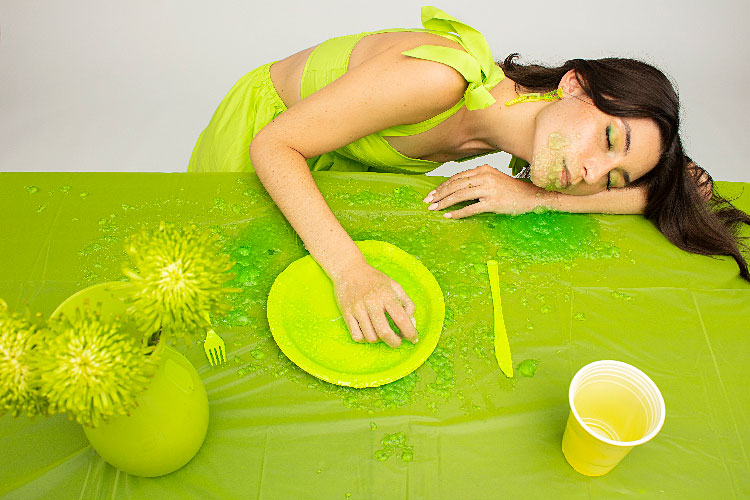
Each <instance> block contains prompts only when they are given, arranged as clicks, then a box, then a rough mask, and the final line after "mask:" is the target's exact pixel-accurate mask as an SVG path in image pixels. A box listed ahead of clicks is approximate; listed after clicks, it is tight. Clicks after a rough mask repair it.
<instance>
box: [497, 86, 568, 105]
mask: <svg viewBox="0 0 750 500" xmlns="http://www.w3.org/2000/svg"><path fill="white" fill-rule="evenodd" d="M562 97H563V89H562V87H560V88H558V89H556V90H551V91H549V92H547V93H545V94H542V93H540V92H532V93H531V94H520V95H519V96H518V97H516V98H515V99H512V100H510V101H507V102H506V103H505V105H506V106H513V105H514V104H518V103H519V102H533V101H554V100H556V99H562Z"/></svg>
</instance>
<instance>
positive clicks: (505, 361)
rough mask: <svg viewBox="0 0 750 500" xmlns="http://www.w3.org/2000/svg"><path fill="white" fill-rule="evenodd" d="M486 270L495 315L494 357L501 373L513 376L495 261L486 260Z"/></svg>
mask: <svg viewBox="0 0 750 500" xmlns="http://www.w3.org/2000/svg"><path fill="white" fill-rule="evenodd" d="M487 272H488V273H489V275H490V291H491V292H492V309H493V311H494V316H495V357H496V358H497V364H498V365H500V369H501V370H502V371H503V373H504V374H505V375H506V376H508V377H510V378H513V360H512V359H511V357H510V343H509V342H508V333H507V332H506V331H505V320H504V319H503V304H502V302H501V300H500V278H499V276H498V268H497V261H494V260H488V261H487Z"/></svg>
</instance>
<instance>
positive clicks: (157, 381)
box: [52, 283, 208, 477]
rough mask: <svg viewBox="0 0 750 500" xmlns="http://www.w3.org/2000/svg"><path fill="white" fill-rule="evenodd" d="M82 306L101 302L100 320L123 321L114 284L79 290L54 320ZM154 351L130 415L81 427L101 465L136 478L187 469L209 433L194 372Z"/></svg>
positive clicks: (165, 351) (177, 357)
mask: <svg viewBox="0 0 750 500" xmlns="http://www.w3.org/2000/svg"><path fill="white" fill-rule="evenodd" d="M113 285H115V286H114V287H113ZM86 301H88V302H89V303H90V304H91V305H92V306H93V305H96V304H98V303H100V304H101V314H102V317H103V318H106V317H107V316H108V315H112V314H119V315H122V316H123V317H124V316H125V308H126V305H125V303H124V302H123V301H122V300H121V297H120V296H119V293H118V292H117V289H116V284H114V283H102V284H99V285H94V286H92V287H89V288H86V289H84V290H81V291H80V292H78V293H76V294H74V295H72V296H71V297H69V298H68V299H67V300H66V301H65V302H63V303H62V304H61V305H60V306H59V307H58V308H57V309H56V310H55V312H54V313H52V316H53V317H54V316H55V315H57V314H60V313H62V312H66V313H72V312H73V311H74V310H75V308H76V307H79V306H80V305H82V304H83V303H85V302H86ZM134 334H135V335H140V334H138V333H137V332H136V333H134ZM158 349H159V351H161V359H160V363H159V368H158V370H157V372H156V375H155V376H154V378H153V379H152V381H151V384H150V386H149V388H148V389H146V391H144V392H143V393H141V394H140V395H139V396H138V397H137V403H138V406H137V407H136V408H135V409H134V410H132V411H131V412H130V415H127V416H119V417H115V418H112V419H110V420H109V421H108V422H107V423H106V424H101V425H99V426H97V427H96V428H91V427H86V426H84V427H83V430H84V432H85V433H86V436H87V437H88V439H89V442H90V443H91V446H92V447H93V448H94V449H95V450H96V451H97V453H99V455H100V456H101V457H102V458H103V459H104V460H105V461H107V462H108V463H109V464H111V465H113V466H114V467H116V468H118V469H120V470H121V471H124V472H127V473H129V474H133V475H136V476H144V477H154V476H162V475H164V474H169V473H170V472H174V471H176V470H177V469H179V468H180V467H182V466H183V465H185V464H187V463H188V462H189V461H190V460H191V459H192V458H193V457H194V456H195V454H196V453H198V450H199V449H200V447H201V445H202V444H203V439H204V438H205V437H206V430H207V429H208V398H207V396H206V389H205V387H204V386H203V381H202V380H201V378H200V376H199V375H198V372H197V371H196V370H195V368H194V367H193V365H192V364H191V363H190V361H188V360H187V358H185V357H184V356H183V355H182V354H180V353H179V352H177V351H176V350H174V349H172V348H171V347H169V346H166V345H160V346H159V347H158Z"/></svg>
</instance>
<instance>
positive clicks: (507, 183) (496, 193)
mask: <svg viewBox="0 0 750 500" xmlns="http://www.w3.org/2000/svg"><path fill="white" fill-rule="evenodd" d="M470 200H479V201H477V202H476V203H473V204H471V205H468V206H466V207H464V208H461V209H458V210H454V211H452V212H448V213H446V214H445V217H449V218H451V219H460V218H463V217H468V216H470V215H474V214H478V213H483V212H495V213H501V214H511V215H517V214H522V213H526V212H530V211H532V210H534V209H537V208H540V207H543V208H549V209H551V210H559V211H562V212H574V213H607V214H641V213H643V210H644V208H645V207H646V193H645V190H644V189H643V188H641V187H630V188H617V189H610V190H608V191H602V192H600V193H596V194H592V195H587V196H573V195H568V194H563V193H559V192H556V191H546V190H544V189H542V188H540V187H537V186H535V185H534V184H531V183H529V182H525V181H523V180H521V179H514V178H513V177H510V176H509V175H506V174H504V173H502V172H500V171H499V170H497V169H495V168H492V167H490V166H489V165H482V166H480V167H477V168H474V169H471V170H467V171H465V172H459V173H458V174H456V175H454V176H453V177H451V178H450V179H448V180H447V181H445V182H444V183H442V184H441V185H439V186H438V187H437V188H436V189H435V191H433V192H432V193H430V195H428V197H427V198H425V202H427V203H432V204H431V205H430V206H429V209H430V210H443V209H445V208H448V207H450V206H453V205H455V204H456V203H459V202H462V201H470Z"/></svg>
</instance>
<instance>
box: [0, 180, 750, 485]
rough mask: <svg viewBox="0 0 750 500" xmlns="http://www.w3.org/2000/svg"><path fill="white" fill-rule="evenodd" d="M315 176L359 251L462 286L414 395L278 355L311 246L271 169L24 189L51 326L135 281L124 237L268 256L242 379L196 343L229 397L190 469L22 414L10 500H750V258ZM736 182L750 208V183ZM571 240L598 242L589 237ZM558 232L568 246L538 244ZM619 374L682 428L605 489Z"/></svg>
mask: <svg viewBox="0 0 750 500" xmlns="http://www.w3.org/2000/svg"><path fill="white" fill-rule="evenodd" d="M315 175H316V181H317V182H318V184H319V186H320V187H321V190H322V191H323V193H324V195H325V196H326V198H327V199H328V201H329V203H330V205H331V207H332V208H333V209H334V211H335V213H336V214H337V216H338V217H339V219H340V220H341V221H342V223H343V225H344V227H345V228H346V229H347V230H348V231H349V232H350V233H351V234H353V235H354V236H355V238H357V239H382V240H385V241H390V242H392V243H394V244H396V245H398V246H400V247H401V248H403V249H404V250H406V251H408V252H410V253H412V254H413V255H415V256H417V257H418V258H420V260H422V262H423V263H425V265H426V266H427V267H428V268H430V269H431V271H432V272H433V273H434V274H435V276H436V277H437V278H438V281H439V282H440V285H441V287H442V288H443V293H444V295H445V298H446V307H447V314H446V321H445V328H444V331H443V336H442V338H441V341H440V345H439V347H438V350H436V353H435V354H434V355H433V357H431V358H430V360H428V362H427V363H426V364H425V365H423V366H422V367H420V368H419V369H418V370H417V371H416V372H415V373H414V375H413V376H411V377H410V378H408V380H405V381H402V382H401V384H400V385H398V386H394V387H393V388H392V390H390V389H388V388H387V387H388V386H386V389H382V390H380V392H376V391H370V392H355V391H356V390H353V389H350V390H344V389H339V388H337V387H335V386H328V385H327V384H325V383H323V382H319V381H317V380H316V379H314V378H312V377H311V376H309V375H307V374H305V373H304V372H302V371H301V370H299V369H298V368H296V367H295V366H293V365H291V364H290V363H288V361H287V360H285V359H284V358H283V355H280V353H279V352H278V349H275V345H274V344H273V342H272V340H270V333H269V332H268V326H267V323H265V320H264V297H265V295H264V294H265V293H267V288H268V287H269V286H270V283H271V282H272V281H273V278H274V277H275V275H276V274H278V273H279V272H280V271H281V270H283V268H284V267H285V266H286V265H288V264H289V263H290V262H291V261H293V260H294V259H295V258H298V257H299V256H301V255H304V248H303V247H302V246H301V243H300V242H299V241H298V240H297V239H296V236H295V235H294V233H293V232H292V231H291V229H290V228H289V227H288V226H287V225H286V223H285V222H284V221H283V219H282V218H281V216H280V215H279V213H278V210H277V209H276V208H275V207H274V206H273V204H272V203H271V202H270V199H269V198H268V197H267V195H266V194H265V193H264V192H263V190H262V188H261V187H260V185H259V183H258V181H257V178H255V177H254V176H252V175H243V174H197V175H190V174H109V173H107V174H105V173H102V174H97V173H82V174H63V173H59V174H58V173H55V174H49V173H47V174H45V173H38V174H32V173H28V174H13V173H5V174H0V297H3V298H4V299H5V300H6V301H7V302H8V304H9V305H10V307H11V308H14V309H16V310H22V309H24V308H25V307H28V308H29V309H30V310H32V311H34V312H37V311H38V312H41V313H43V314H49V313H50V312H51V311H52V310H54V308H55V307H56V306H57V305H58V304H59V303H60V302H62V301H63V300H64V299H65V298H66V297H68V296H69V295H71V294H72V293H74V292H75V291H77V290H79V289H81V288H84V287H86V286H88V285H90V284H93V283H96V282H99V281H108V280H111V279H117V278H118V277H119V276H120V274H119V270H120V264H121V262H122V259H124V253H123V251H122V240H123V238H124V237H125V236H127V235H128V234H130V232H132V231H134V230H137V229H139V228H140V227H142V226H146V227H149V226H152V225H154V224H158V222H159V221H161V220H165V221H171V222H177V223H183V222H187V221H192V222H194V223H196V224H197V225H199V226H202V227H206V228H210V229H212V230H214V231H216V232H217V233H219V234H221V237H222V238H223V241H224V242H225V243H226V245H227V248H228V249H230V250H231V251H232V252H233V257H235V258H237V257H240V260H241V259H242V256H243V255H244V256H247V258H248V259H250V261H248V262H245V263H244V264H243V265H247V267H246V268H238V271H241V273H240V274H241V279H240V278H238V279H240V281H241V283H240V286H244V287H246V288H247V293H246V294H244V295H242V296H241V297H240V299H238V302H237V303H236V304H235V306H236V309H235V312H234V313H233V314H234V315H233V316H231V315H230V316H229V317H228V318H226V319H225V320H224V323H223V324H222V325H220V328H218V329H217V331H219V332H220V333H221V335H222V336H223V337H224V339H225V340H226V343H227V347H228V356H227V357H228V360H229V362H228V363H227V364H225V365H223V366H221V367H214V368H212V367H210V366H209V365H208V363H207V362H206V360H205V358H204V356H203V353H202V349H201V348H200V346H197V347H193V348H192V349H189V348H186V347H185V348H181V351H182V352H183V353H184V354H185V355H186V356H187V357H188V359H190V360H191V361H192V363H193V364H194V365H195V366H196V368H197V369H198V371H199V373H200V374H201V376H202V378H203V380H204V383H205V385H206V388H207V391H208V397H209V403H210V423H209V429H208V434H207V436H206V440H205V443H204V445H203V447H202V448H201V450H200V451H199V452H198V454H197V455H196V457H195V458H194V459H193V460H192V461H191V462H190V463H188V465H186V466H185V467H183V468H182V469H180V470H178V471H176V472H174V473H172V474H170V475H168V476H164V477H160V478H152V479H146V478H139V477H133V476H129V475H127V474H125V473H121V472H118V471H117V470H115V469H114V468H112V467H111V466H109V465H108V464H106V463H105V462H103V461H102V460H101V458H99V457H98V455H97V454H96V453H95V452H94V451H93V450H92V449H91V447H90V446H89V445H88V443H87V441H86V438H85V436H84V434H83V432H82V430H81V427H80V426H79V425H77V424H75V423H73V422H70V421H69V420H67V419H66V417H65V416H62V415H56V416H52V417H49V418H36V419H28V418H18V419H14V418H11V417H10V416H9V415H5V416H4V417H2V418H0V450H2V453H0V497H2V498H4V499H5V498H7V499H21V498H24V499H26V498H28V499H31V498H34V499H36V498H40V499H74V498H75V499H77V498H82V499H89V498H92V499H93V498H102V499H103V498H117V499H125V498H129V499H160V498H165V499H166V498H168V499H175V498H180V499H183V498H201V499H213V498H216V499H224V500H227V499H246V498H258V499H296V498H300V499H303V498H304V499H341V500H345V499H348V498H351V499H352V500H357V499H378V500H380V499H412V500H413V499H422V498H423V499H497V498H513V499H518V498H558V499H568V498H571V499H572V498H587V499H588V498H602V499H612V498H626V497H627V498H679V499H688V498H722V499H724V498H750V395H749V393H748V390H747V380H748V377H749V376H750V364H748V362H747V358H748V351H749V350H750V337H749V336H748V328H749V326H748V325H749V323H750V321H749V320H750V285H748V284H747V283H746V282H743V281H742V280H741V279H740V278H739V277H738V276H737V267H736V265H735V264H734V261H731V260H729V259H727V258H710V257H702V256H696V255H691V254H687V253H685V252H682V251H680V250H679V249H677V248H675V247H674V246H672V245H671V244H669V243H668V242H667V241H666V240H665V239H664V238H663V237H662V236H661V235H660V234H659V233H658V231H656V229H655V228H654V227H653V226H652V225H651V224H650V223H648V222H647V221H645V220H644V219H643V218H641V217H638V216H605V215H597V216H589V215H567V214H566V215H565V218H560V217H558V218H557V219H555V214H533V215H532V217H531V218H529V219H519V218H508V217H504V216H496V215H483V216H478V217H472V218H470V219H466V220H463V221H450V220H446V219H444V218H442V217H440V214H434V213H431V212H428V211H427V210H426V209H425V207H424V205H423V204H421V201H420V200H421V197H424V195H426V193H427V192H429V191H430V190H431V189H432V188H433V187H434V186H435V185H436V184H437V183H438V182H440V180H441V179H439V178H429V177H407V176H399V175H386V174H338V173H320V174H315ZM718 186H719V189H720V190H721V191H722V192H723V193H725V194H728V195H731V196H737V197H739V198H737V200H736V204H737V205H738V206H740V207H742V208H744V209H745V210H748V209H750V189H749V188H750V184H742V183H718ZM383 200H386V201H387V203H384V202H383ZM525 220H528V221H529V224H530V225H533V227H534V228H535V229H534V231H535V232H534V233H533V234H530V235H529V236H528V238H526V240H523V241H522V240H521V239H518V238H519V237H518V231H517V230H516V229H514V228H517V227H519V226H517V224H523V223H524V221H525ZM514 224H516V225H515V226H514ZM545 228H547V229H545ZM556 231H557V232H556ZM571 231H573V233H575V231H579V232H580V234H579V233H575V234H574V236H573V237H572V239H570V240H569V241H568V242H567V243H566V240H565V238H570V234H573V233H571ZM504 232H505V233H504ZM511 232H513V234H510V233H511ZM745 234H747V231H745ZM566 235H567V236H566ZM576 235H577V236H576ZM582 235H583V236H582ZM545 237H546V238H552V239H553V240H554V241H551V242H548V243H549V244H545V245H546V246H545V245H542V246H535V245H534V241H535V239H539V238H545ZM514 238H515V239H514ZM580 238H583V239H584V240H586V241H585V242H583V243H581V244H580V245H579V244H578V243H576V242H577V241H578V239H580ZM504 241H505V242H510V244H504V243H503V242H504ZM524 241H525V243H524ZM266 244H267V246H268V248H266V247H263V248H260V247H262V246H263V245H266ZM561 244H562V245H567V246H565V248H567V250H566V251H568V254H566V255H565V256H563V257H564V258H561V259H556V258H555V256H554V255H551V254H550V249H552V250H553V251H554V252H556V253H559V252H558V250H559V249H560V248H563V247H562V246H560V245H561ZM524 245H526V246H525V247H524ZM556 245H557V246H556ZM521 247H523V248H521ZM583 247H586V248H583ZM259 248H260V250H262V252H260V250H258V249H259ZM515 248H518V249H519V250H518V251H517V252H516V251H514V249H515ZM555 249H557V250H555ZM587 249H588V250H587ZM592 249H593V250H592ZM535 252H539V254H538V255H536V254H535ZM554 252H553V253H554ZM261 254H262V255H263V256H264V257H263V258H266V257H265V256H269V257H268V258H267V259H266V260H262V259H261V260H259V259H260V256H261ZM490 258H496V259H499V260H500V263H501V266H504V267H503V271H502V272H501V281H502V284H503V288H502V290H503V297H502V299H503V307H504V312H505V321H506V324H507V330H508V337H509V341H510V346H511V351H512V354H513V360H514V363H515V365H516V367H518V366H519V364H520V363H522V362H524V361H527V365H526V366H527V367H528V366H534V367H536V372H535V373H533V370H531V372H529V371H528V370H526V375H532V374H533V376H524V374H522V373H517V374H516V377H515V378H514V379H512V380H511V379H507V378H506V377H505V376H504V375H503V374H502V373H501V372H500V370H499V368H498V366H497V363H496V362H495V361H494V355H493V352H492V350H491V346H492V304H491V300H490V299H489V283H488V281H487V277H486V268H482V266H481V265H480V264H481V263H482V262H484V261H486V260H488V259H490ZM252 259H255V260H252ZM268 259H271V260H268ZM245 269H246V270H245ZM253 273H255V274H253ZM598 359H617V360H621V361H625V362H627V363H631V364H633V365H635V366H637V367H638V368H640V369H641V370H643V371H644V372H646V373H647V374H648V375H649V376H650V377H651V378H652V379H653V380H654V381H655V382H656V384H657V385H658V386H659V388H660V389H661V391H662V394H663V395H664V399H665V402H666V407H667V417H666V422H665V424H664V427H663V429H662V431H661V433H660V434H659V435H658V436H657V437H656V438H655V439H654V440H653V441H651V442H649V443H647V444H645V445H643V446H641V447H639V448H636V449H635V450H633V451H632V452H631V453H630V454H629V455H628V456H627V457H626V458H625V459H624V461H623V462H622V463H621V464H620V465H619V466H617V467H616V468H615V469H614V470H613V471H612V472H611V473H609V474H608V475H606V476H603V477H600V478H588V477H585V476H582V475H579V474H578V473H576V472H575V471H574V470H573V469H572V468H570V466H568V464H567V463H566V461H565V459H564V457H563V455H562V453H561V450H560V444H561V438H562V432H563V429H564V426H565V421H566V418H567V415H568V401H567V389H568V384H569V382H570V380H571V378H572V376H573V374H574V373H575V372H576V371H577V370H578V369H579V368H580V367H581V366H583V365H585V364H587V363H589V362H591V361H594V360H598ZM389 391H390V392H389ZM399 433H403V434H399ZM394 436H395V437H394ZM389 447H390V448H389ZM407 450H408V451H410V454H405V453H404V451H407Z"/></svg>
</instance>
